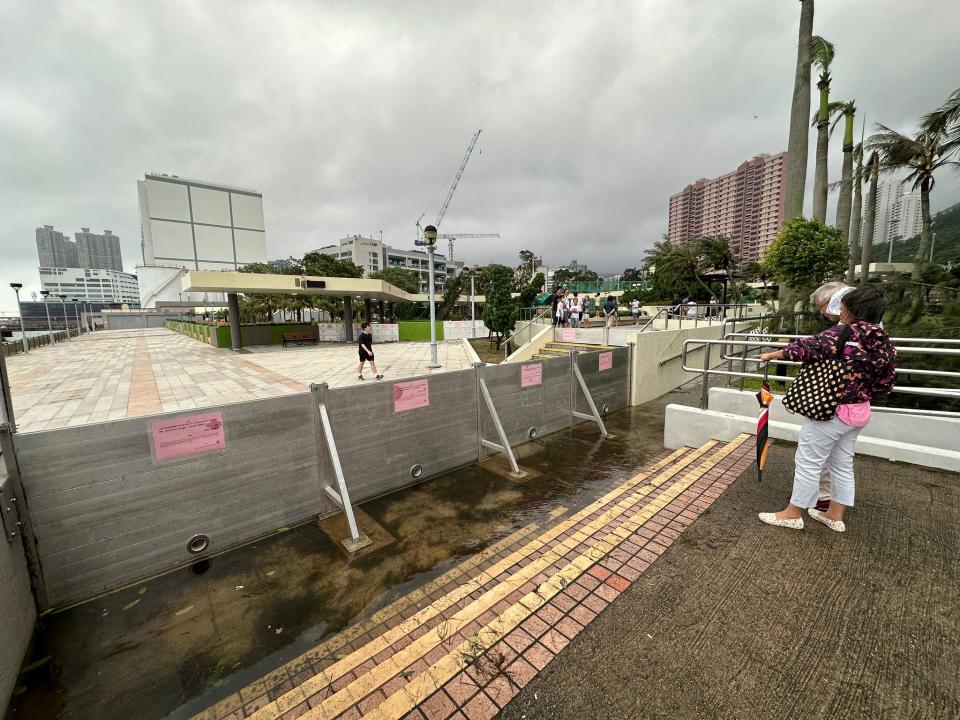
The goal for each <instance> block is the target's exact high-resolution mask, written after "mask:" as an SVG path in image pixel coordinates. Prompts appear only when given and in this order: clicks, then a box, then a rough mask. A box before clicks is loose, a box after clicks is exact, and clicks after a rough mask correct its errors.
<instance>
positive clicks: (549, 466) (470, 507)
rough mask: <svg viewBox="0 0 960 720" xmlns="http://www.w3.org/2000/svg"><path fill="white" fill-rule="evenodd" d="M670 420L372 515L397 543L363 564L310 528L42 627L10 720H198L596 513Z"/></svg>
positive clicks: (627, 429)
mask: <svg viewBox="0 0 960 720" xmlns="http://www.w3.org/2000/svg"><path fill="white" fill-rule="evenodd" d="M662 417H663V415H662V410H661V409H660V407H641V408H632V409H630V410H624V411H621V412H618V413H614V414H612V415H610V416H609V417H608V418H607V427H608V430H609V432H611V433H613V434H615V435H616V438H614V439H612V440H606V441H604V440H600V439H599V436H598V434H597V431H596V428H595V427H594V426H592V425H591V424H584V425H578V426H577V427H576V428H575V429H573V430H572V431H567V432H560V433H556V434H554V435H551V436H549V437H546V438H542V439H540V440H537V441H535V442H531V443H528V444H526V445H524V446H522V447H521V448H518V456H519V458H518V460H519V462H520V464H521V465H523V466H527V467H531V468H534V469H536V470H538V471H539V472H540V473H541V475H540V476H539V477H535V478H532V479H529V480H527V481H525V482H521V483H516V482H511V481H510V480H508V479H505V478H502V477H499V476H497V475H495V474H494V473H492V472H489V471H486V470H484V469H482V468H480V467H478V466H476V465H472V466H468V467H465V468H462V469H460V470H457V471H455V472H452V473H448V474H446V475H443V476H440V477H438V478H434V479H431V480H429V481H427V482H425V483H423V484H422V485H419V486H416V487H413V488H409V489H407V490H404V491H401V492H398V493H394V494H392V495H388V496H386V497H383V498H380V499H377V500H373V501H371V502H368V503H364V504H363V505H362V507H363V510H364V511H365V512H366V513H367V514H368V515H370V516H371V517H372V518H373V519H374V520H375V521H377V522H378V523H380V524H381V525H383V526H384V528H386V530H387V531H389V532H390V534H392V535H393V536H394V537H395V538H396V542H394V543H391V544H390V545H388V546H386V547H384V548H383V549H381V550H378V551H377V552H375V553H372V554H370V555H367V556H365V557H362V558H360V559H357V560H354V561H352V562H348V561H347V560H346V559H345V556H344V555H343V553H342V552H341V550H340V548H338V547H337V545H336V544H335V543H334V542H332V541H331V540H330V539H329V538H328V537H327V536H326V535H324V534H323V533H322V532H321V531H320V529H319V527H318V526H317V525H316V523H314V522H310V523H306V524H304V525H301V526H299V527H295V528H292V529H291V530H289V531H287V532H285V533H281V534H278V535H275V536H273V537H270V538H267V539H264V540H261V541H259V542H257V543H255V544H252V545H249V546H247V547H243V548H240V549H237V550H235V551H233V552H230V553H227V554H225V555H221V556H219V557H216V558H213V559H212V560H210V561H209V563H206V564H204V565H200V566H196V567H194V568H186V569H182V570H178V571H175V572H171V573H168V574H166V575H163V576H161V577H159V578H156V579H153V580H150V581H148V582H144V583H141V584H140V585H138V586H135V587H131V588H127V589H124V590H120V591H117V592H114V593H111V594H110V595H107V596H105V597H103V598H100V599H98V600H94V601H90V602H87V603H85V604H83V605H80V606H78V607H75V608H72V609H69V610H66V611H64V612H61V613H57V614H54V615H50V616H48V617H45V618H43V619H42V620H41V621H40V623H39V627H38V630H37V633H36V637H35V649H34V651H33V653H32V655H31V658H30V659H28V661H27V664H29V663H30V662H32V661H33V660H36V659H40V658H43V657H46V656H48V655H49V656H52V657H51V660H49V661H48V662H47V663H45V664H43V665H41V666H40V667H38V668H36V669H33V670H30V671H29V672H27V673H25V674H24V675H22V676H21V678H20V686H21V688H22V690H21V694H19V695H18V696H17V697H15V698H14V701H13V704H12V705H11V709H10V711H9V714H8V718H10V720H18V719H20V718H30V719H31V720H60V719H66V718H70V719H71V720H88V719H89V720H94V719H96V720H127V719H129V718H133V717H136V718H146V719H157V720H159V718H164V717H170V718H185V717H189V716H190V715H191V714H192V713H193V712H196V711H199V710H200V709H202V708H203V707H205V706H207V705H209V704H211V703H212V702H214V701H215V700H217V699H218V698H219V697H222V696H224V695H226V694H227V693H228V692H230V691H235V690H236V689H237V688H239V687H241V686H243V685H244V684H246V683H248V682H250V681H252V680H253V679H255V678H256V677H259V676H261V675H263V674H266V673H267V672H269V671H271V670H273V669H274V668H276V667H278V666H279V665H281V664H283V663H284V662H287V661H289V660H291V659H293V658H295V657H297V656H298V655H300V654H302V653H303V652H305V651H306V650H308V649H309V648H311V647H313V646H315V645H316V644H318V643H319V642H320V641H321V640H322V639H323V638H325V637H327V636H329V635H330V634H332V633H335V632H337V631H338V630H340V629H342V628H343V627H344V626H345V625H347V624H348V623H349V622H351V621H352V620H355V619H358V618H362V617H364V616H367V615H369V614H371V613H373V612H375V611H376V610H377V609H379V608H380V607H382V606H383V605H386V604H387V603H389V602H391V601H392V600H393V599H395V598H396V597H397V596H399V595H401V594H403V593H406V592H409V591H410V590H411V589H412V588H414V587H416V586H419V585H421V584H423V583H425V582H427V581H429V580H430V579H431V578H433V577H435V576H437V575H439V574H441V573H442V572H445V571H446V570H447V569H449V567H450V566H452V565H453V564H455V563H456V562H457V561H458V560H459V559H461V558H462V557H463V556H465V555H470V554H473V553H475V552H478V551H480V550H482V549H483V548H484V547H486V546H488V545H490V544H491V543H493V542H495V541H496V540H498V539H499V538H501V537H503V536H505V535H507V534H509V533H510V532H512V531H514V530H515V529H517V528H519V527H522V526H524V525H527V524H529V523H530V522H535V521H538V520H543V519H545V517H546V516H547V515H548V514H549V513H550V511H551V510H553V509H554V508H556V507H558V506H560V505H562V506H564V507H567V508H570V509H571V510H576V509H579V508H580V507H582V506H584V505H585V504H587V503H588V502H590V501H591V500H592V499H594V498H595V497H597V496H599V495H601V494H602V493H604V492H606V491H607V490H608V489H609V488H610V487H611V486H612V485H614V484H616V483H617V482H620V481H622V480H623V479H625V478H626V477H629V476H630V475H632V474H633V473H634V472H636V469H637V468H638V467H639V466H641V465H642V464H644V462H645V461H646V460H647V459H648V458H649V457H650V456H651V455H652V454H654V453H657V452H659V451H660V450H661V449H662V427H663V420H662ZM200 696H203V697H200ZM191 701H192V702H191ZM178 708H179V709H178Z"/></svg>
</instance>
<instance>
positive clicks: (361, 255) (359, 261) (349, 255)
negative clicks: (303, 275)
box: [314, 235, 455, 292]
mask: <svg viewBox="0 0 960 720" xmlns="http://www.w3.org/2000/svg"><path fill="white" fill-rule="evenodd" d="M314 252H319V253H323V254H324V255H332V256H333V257H336V258H339V259H341V260H349V261H350V262H352V263H353V264H354V265H359V266H360V267H361V268H363V274H364V275H365V276H369V275H370V273H374V272H377V271H379V270H383V269H385V268H388V267H396V268H403V269H404V270H410V271H412V272H414V273H416V274H417V276H418V277H419V278H420V291H421V292H427V290H428V289H429V283H430V271H429V266H430V260H429V256H428V255H427V253H426V252H425V251H423V250H398V249H397V248H393V247H390V246H389V245H386V244H384V243H383V242H381V241H380V240H375V239H374V238H368V237H362V236H360V235H352V236H350V237H345V238H342V239H341V240H338V241H337V243H336V245H327V246H325V247H322V248H318V249H317V250H314ZM454 267H455V266H454ZM433 274H434V289H435V290H436V291H437V292H442V291H443V288H444V285H445V284H446V279H447V261H446V259H445V258H444V257H443V255H441V254H439V253H435V254H434V257H433Z"/></svg>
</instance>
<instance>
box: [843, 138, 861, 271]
mask: <svg viewBox="0 0 960 720" xmlns="http://www.w3.org/2000/svg"><path fill="white" fill-rule="evenodd" d="M853 162H854V170H853V207H852V208H851V209H850V242H849V246H850V258H849V259H848V260H847V278H846V279H847V284H848V285H852V284H853V271H854V268H855V267H856V265H857V258H858V257H859V256H860V253H859V252H858V250H859V247H860V226H861V224H862V221H863V143H857V144H856V145H855V146H854V148H853Z"/></svg>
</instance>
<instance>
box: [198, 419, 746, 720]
mask: <svg viewBox="0 0 960 720" xmlns="http://www.w3.org/2000/svg"><path fill="white" fill-rule="evenodd" d="M748 438H749V436H748V435H740V436H738V437H737V438H736V439H734V440H733V441H732V442H730V443H728V444H726V445H722V444H720V443H717V442H714V441H711V442H708V443H705V444H704V445H703V446H701V447H700V448H698V449H696V450H692V449H689V448H681V449H680V450H677V451H674V452H673V453H670V454H669V455H667V456H665V457H663V458H662V459H661V460H659V461H658V462H656V463H654V464H653V465H651V466H650V467H647V468H644V469H643V470H641V471H640V472H639V473H637V474H636V475H634V476H633V477H632V478H630V479H629V480H627V481H626V482H624V483H622V484H621V485H619V486H618V487H616V488H614V489H613V490H611V491H610V492H608V493H607V494H606V495H604V496H603V497H601V498H600V499H599V500H597V501H595V502H594V503H591V504H590V505H588V506H587V507H585V508H583V509H582V510H580V511H579V512H577V513H574V514H573V515H571V516H569V517H565V518H562V519H558V520H556V521H555V524H553V525H552V526H549V527H544V528H540V529H539V534H537V535H534V536H532V537H531V536H530V535H525V536H521V537H519V538H514V539H515V542H514V543H513V544H512V547H513V548H515V549H514V550H513V551H512V552H510V554H508V555H506V556H505V557H501V558H500V559H499V560H497V561H496V562H493V564H492V565H489V566H487V567H480V566H479V565H475V566H474V567H472V568H471V569H470V571H469V572H465V573H463V575H462V577H461V580H462V581H457V582H447V583H444V585H443V586H442V587H443V589H441V590H440V592H441V593H443V592H444V591H445V590H446V594H443V595H441V596H440V597H438V598H437V599H436V600H434V601H433V602H431V603H430V604H428V605H426V606H425V607H422V608H421V609H419V610H417V611H416V612H415V613H413V614H408V613H407V612H404V613H403V614H402V615H400V616H399V617H397V618H396V619H395V620H393V621H392V622H391V621H387V623H386V630H382V631H381V632H380V633H379V634H375V633H372V632H371V633H370V634H369V635H366V636H365V637H366V638H372V639H368V640H367V641H366V642H364V640H363V637H358V638H356V639H354V641H353V642H351V643H349V644H345V645H342V646H339V647H342V653H337V654H334V653H332V652H331V649H332V648H330V647H329V646H327V647H323V646H321V647H323V651H322V652H318V653H313V652H311V653H310V656H311V658H312V659H313V663H312V666H313V667H314V668H316V669H315V670H314V672H315V673H316V674H315V675H313V676H312V677H309V678H308V679H307V680H305V681H304V682H302V683H301V684H300V685H297V686H296V687H294V688H292V689H287V688H289V687H290V686H289V684H286V685H285V686H284V687H280V688H279V689H278V688H274V687H273V684H269V686H268V687H262V688H261V690H260V691H261V692H268V691H271V690H272V692H270V695H269V697H267V696H264V702H263V703H251V705H252V706H253V707H259V709H258V710H256V711H255V712H253V711H252V710H251V711H250V712H249V713H245V714H244V715H243V717H246V718H254V719H255V720H267V719H268V718H270V719H274V718H278V717H280V716H281V715H283V714H284V713H286V712H288V711H292V710H293V709H294V708H298V709H302V710H303V712H304V714H303V717H310V718H313V717H335V716H337V715H339V714H341V713H343V712H345V711H347V710H349V709H350V708H354V707H355V708H357V710H361V709H362V710H366V711H369V712H372V713H373V715H371V717H373V716H375V717H378V718H379V717H391V718H393V717H396V718H399V717H403V716H404V715H406V714H407V713H409V712H410V711H411V710H413V709H414V708H415V707H416V706H417V704H419V703H420V702H423V701H424V700H426V699H427V697H429V696H430V695H431V694H432V693H434V692H435V691H436V690H437V688H438V687H440V686H441V685H443V684H444V683H447V682H450V681H452V680H453V679H454V678H456V677H458V676H459V675H460V674H461V673H464V672H465V671H466V668H467V666H468V665H470V666H471V669H472V670H473V671H476V668H482V663H481V660H482V658H480V657H479V656H480V655H483V654H484V653H486V652H487V651H491V650H492V648H493V647H494V646H495V645H496V644H497V643H500V642H502V641H503V638H504V637H505V636H506V635H508V634H509V633H511V632H512V631H513V630H514V629H515V628H518V627H519V626H520V625H521V624H523V623H525V622H526V621H527V619H528V618H529V616H530V615H531V614H532V613H534V612H536V611H539V610H542V609H543V608H544V606H545V604H546V603H547V602H548V601H549V600H551V599H552V598H554V597H556V596H557V595H560V594H565V593H567V590H566V589H567V587H568V586H569V585H571V584H572V583H575V582H578V580H579V579H580V578H581V577H583V578H586V577H587V576H588V575H589V576H590V577H591V580H590V582H591V583H594V585H593V586H595V583H596V580H597V579H600V580H601V584H604V583H606V585H608V586H609V587H610V588H613V589H615V590H616V591H617V593H619V592H622V590H623V589H624V587H623V586H624V585H629V584H630V582H632V580H634V579H636V577H639V574H640V572H642V570H636V569H635V568H634V566H632V565H631V566H629V567H628V566H626V565H625V563H623V562H619V561H614V560H613V559H612V557H613V556H612V555H611V554H612V553H618V554H619V557H621V558H622V557H624V553H626V555H630V554H631V553H632V554H633V556H635V557H641V555H640V554H638V553H646V555H647V556H651V557H652V555H651V553H650V552H649V551H647V550H640V549H639V548H641V547H642V546H643V545H645V544H646V542H647V540H646V539H645V538H646V537H650V535H649V532H650V531H649V530H646V531H645V533H646V535H645V538H641V537H639V536H638V535H637V534H636V533H637V532H638V531H639V530H641V529H642V528H643V526H644V525H645V524H646V523H647V522H648V521H649V520H650V519H652V518H654V517H656V516H657V514H658V513H659V512H660V510H662V509H664V508H665V507H667V506H668V505H671V503H674V506H675V505H676V502H680V501H679V500H678V498H681V496H682V497H683V498H687V500H686V503H687V505H686V506H685V507H687V506H691V507H692V505H691V503H692V502H693V500H692V499H690V498H697V497H699V493H700V492H702V491H699V490H698V491H696V492H695V491H694V490H690V488H691V487H692V486H693V485H694V484H695V483H701V485H703V482H706V481H707V479H709V482H711V483H713V482H717V481H716V480H713V479H711V478H715V477H723V476H724V474H725V473H726V474H732V472H733V471H734V470H736V469H737V468H738V467H739V466H740V465H742V463H743V462H744V459H746V461H747V462H749V459H750V458H749V448H747V447H745V445H746V441H747V439H748ZM714 468H717V469H716V470H714ZM712 470H713V472H711V471H712ZM708 473H709V475H708ZM737 474H739V472H737ZM727 484H729V482H728V483H727ZM724 487H725V486H724ZM688 491H689V492H688ZM675 501H676V502H675ZM710 501H711V502H712V498H711V499H710ZM698 502H702V501H701V500H698ZM698 507H699V506H698ZM701 511H702V510H697V511H695V514H694V515H692V516H691V517H695V516H696V514H698V513H699V512H701ZM680 512H681V509H677V510H676V511H675V512H672V513H668V514H665V515H664V520H662V521H661V524H660V526H661V527H663V526H664V525H666V524H668V523H669V524H681V516H680ZM687 515H688V513H687V512H686V511H684V512H683V522H686V523H687V524H689V522H691V521H692V520H690V519H689V518H687V517H686V516H687ZM674 519H675V520H676V522H675V521H674ZM681 530H682V528H681ZM657 532H659V530H658V531H657ZM676 534H677V533H675V532H674V533H673V534H672V535H670V536H667V537H662V538H661V537H659V535H658V539H657V542H658V543H660V545H661V549H660V552H662V551H663V547H665V546H667V545H669V544H670V542H672V538H673V537H676ZM628 540H630V542H627V541H628ZM653 559H655V557H654V558H653ZM468 562H469V561H468ZM637 562H639V561H637ZM645 562H646V564H649V563H650V562H652V560H647V561H645ZM524 563H526V564H524ZM601 563H604V564H601ZM609 563H613V565H611V567H616V568H621V566H622V569H620V570H617V572H619V573H623V574H622V575H618V574H614V572H613V571H612V570H610V569H607V568H606V567H605V564H609ZM643 567H645V566H643ZM611 575H613V576H614V577H615V579H616V582H615V583H610V582H607V578H609V577H610V576H611ZM458 583H459V584H458ZM414 592H415V593H416V592H417V591H414ZM435 592H436V591H434V592H432V593H430V594H431V595H433V596H434V597H436V594H435ZM608 593H609V590H608V591H607V592H606V593H605V594H608ZM615 596H616V594H614V595H613V597H615ZM422 598H423V594H421V595H419V596H418V600H420V599H422ZM578 601H579V600H578V599H577V598H572V600H571V598H570V597H566V598H565V599H564V603H565V605H566V606H567V607H569V606H571V605H575V604H576V603H577V602H578ZM423 602H426V600H423ZM605 602H609V600H606V601H605ZM420 604H421V602H418V603H417V605H418V606H419V605H420ZM551 607H554V606H553V605H551ZM413 610H414V608H413V607H411V608H410V611H411V612H413ZM377 619H378V620H381V618H377ZM401 620H402V621H401ZM583 622H584V623H586V622H589V619H588V620H585V621H583ZM573 626H574V627H577V625H576V623H574V624H573ZM379 627H381V628H383V627H384V625H380V626H379ZM558 627H561V626H559V625H558ZM564 627H565V626H564ZM423 628H426V630H424V629H423ZM345 632H349V630H348V631H345ZM551 632H552V631H551ZM342 634H344V633H341V635H342ZM561 637H562V636H561ZM325 645H326V644H325ZM318 650H319V648H318ZM514 654H515V653H514ZM475 656H476V657H475ZM321 668H322V669H321ZM361 668H363V669H361ZM348 675H349V676H348ZM286 677H287V676H286V675H284V677H283V678H281V679H278V680H277V683H275V684H276V685H278V686H279V685H281V684H282V683H284V682H287V681H286V680H285V678H286ZM354 677H355V678H356V679H353V678H354ZM260 684H261V685H263V684H264V681H262V680H261V681H260ZM384 686H387V687H384ZM334 688H336V690H334ZM379 688H383V690H382V691H380V693H382V694H378V698H379V700H376V701H373V702H371V699H370V697H369V696H371V694H372V693H375V692H377V691H378V689H379ZM247 690H249V688H247ZM247 694H248V695H251V693H249V692H248V693H247ZM270 698H275V699H274V700H272V701H270V702H267V700H269V699H270ZM383 698H386V699H385V700H383ZM261 705H262V706H261ZM361 706H362V707H361ZM374 706H376V707H374ZM364 714H366V713H364ZM198 717H204V718H211V719H213V718H215V717H219V716H215V715H208V714H207V713H204V714H203V715H202V716H198Z"/></svg>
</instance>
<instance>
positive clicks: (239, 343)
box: [227, 292, 243, 352]
mask: <svg viewBox="0 0 960 720" xmlns="http://www.w3.org/2000/svg"><path fill="white" fill-rule="evenodd" d="M227 307H228V309H229V315H230V348H231V349H232V350H233V351H234V352H240V350H242V349H243V339H242V338H241V336H240V303H239V301H238V300H237V294H236V293H235V292H233V293H227Z"/></svg>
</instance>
